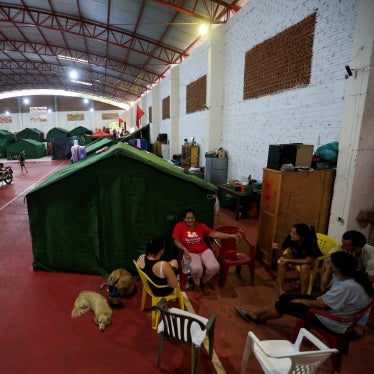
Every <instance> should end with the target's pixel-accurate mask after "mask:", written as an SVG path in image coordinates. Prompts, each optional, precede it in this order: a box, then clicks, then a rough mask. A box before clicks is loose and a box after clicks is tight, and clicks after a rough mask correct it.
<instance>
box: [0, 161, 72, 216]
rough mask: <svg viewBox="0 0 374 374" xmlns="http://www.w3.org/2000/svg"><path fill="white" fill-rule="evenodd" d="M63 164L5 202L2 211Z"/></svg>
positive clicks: (0, 208) (0, 209)
mask: <svg viewBox="0 0 374 374" xmlns="http://www.w3.org/2000/svg"><path fill="white" fill-rule="evenodd" d="M61 166H65V165H64V164H63V165H58V166H56V167H55V168H54V169H52V170H50V171H49V172H48V173H47V174H45V175H44V176H43V177H41V178H40V179H38V180H37V181H36V182H34V183H33V184H32V185H31V186H29V187H27V188H26V189H25V190H23V191H22V192H21V193H19V194H18V195H17V196H16V197H14V198H13V199H12V200H10V201H8V202H7V203H6V204H4V205H3V206H2V207H0V212H1V211H2V210H3V209H4V208H6V207H7V206H8V205H9V204H11V203H12V202H13V201H15V200H17V199H18V198H19V197H20V196H22V195H25V194H26V192H27V191H28V190H31V189H32V188H34V187H35V186H36V185H37V184H38V183H40V182H41V181H42V180H44V179H45V178H46V177H47V176H48V175H49V174H51V173H54V172H55V171H56V170H57V169H58V168H60V167H61Z"/></svg>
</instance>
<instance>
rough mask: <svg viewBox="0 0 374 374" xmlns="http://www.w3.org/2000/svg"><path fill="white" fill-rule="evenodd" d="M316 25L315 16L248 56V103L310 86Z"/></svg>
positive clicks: (245, 81)
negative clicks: (287, 90)
mask: <svg viewBox="0 0 374 374" xmlns="http://www.w3.org/2000/svg"><path fill="white" fill-rule="evenodd" d="M315 22H316V13H313V14H312V15H310V16H309V17H307V18H305V19H304V20H302V21H301V22H298V23H297V24H296V25H294V26H291V27H289V28H287V29H286V30H284V31H282V32H280V33H279V34H277V35H275V36H273V37H272V38H270V39H267V40H265V41H264V42H262V43H260V44H258V45H256V46H255V47H253V48H252V49H251V50H250V51H248V52H247V53H246V54H245V66H244V87H243V98H244V99H251V98H255V97H260V96H266V95H270V94H272V93H275V92H278V91H282V90H286V89H290V88H293V87H300V86H306V85H308V84H309V82H310V74H311V66H312V55H313V39H314V29H315Z"/></svg>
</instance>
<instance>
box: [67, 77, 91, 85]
mask: <svg viewBox="0 0 374 374" xmlns="http://www.w3.org/2000/svg"><path fill="white" fill-rule="evenodd" d="M70 82H73V83H79V84H84V85H85V86H92V83H88V82H82V81H76V80H74V79H71V80H70Z"/></svg>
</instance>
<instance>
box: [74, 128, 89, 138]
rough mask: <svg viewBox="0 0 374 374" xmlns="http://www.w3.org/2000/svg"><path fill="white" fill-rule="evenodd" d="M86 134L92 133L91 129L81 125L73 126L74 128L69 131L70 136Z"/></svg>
mask: <svg viewBox="0 0 374 374" xmlns="http://www.w3.org/2000/svg"><path fill="white" fill-rule="evenodd" d="M86 135H92V131H91V130H89V129H87V128H86V127H83V126H78V127H75V128H74V129H72V130H71V131H70V136H78V137H80V136H86Z"/></svg>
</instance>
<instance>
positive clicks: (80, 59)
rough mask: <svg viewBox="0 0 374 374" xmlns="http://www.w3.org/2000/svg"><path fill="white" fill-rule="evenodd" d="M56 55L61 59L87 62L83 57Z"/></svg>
mask: <svg viewBox="0 0 374 374" xmlns="http://www.w3.org/2000/svg"><path fill="white" fill-rule="evenodd" d="M57 57H58V58H60V59H61V60H67V61H74V62H80V63H81V64H88V60H83V58H76V57H70V56H63V55H57Z"/></svg>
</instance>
